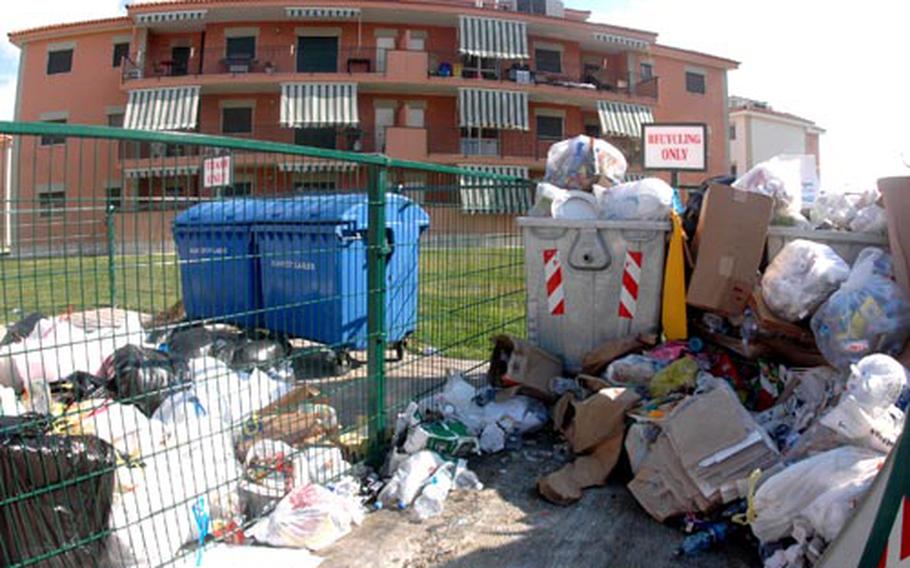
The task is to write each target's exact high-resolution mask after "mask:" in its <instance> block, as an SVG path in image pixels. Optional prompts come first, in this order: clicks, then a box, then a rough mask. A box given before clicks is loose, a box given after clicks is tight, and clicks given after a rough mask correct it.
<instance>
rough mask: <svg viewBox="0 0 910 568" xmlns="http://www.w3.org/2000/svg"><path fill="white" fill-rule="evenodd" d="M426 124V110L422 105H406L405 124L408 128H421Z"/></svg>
mask: <svg viewBox="0 0 910 568" xmlns="http://www.w3.org/2000/svg"><path fill="white" fill-rule="evenodd" d="M425 124H426V110H425V109H424V108H423V107H422V106H411V105H408V116H407V125H408V127H410V128H423V127H424V126H425Z"/></svg>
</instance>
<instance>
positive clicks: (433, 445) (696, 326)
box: [0, 137, 910, 568]
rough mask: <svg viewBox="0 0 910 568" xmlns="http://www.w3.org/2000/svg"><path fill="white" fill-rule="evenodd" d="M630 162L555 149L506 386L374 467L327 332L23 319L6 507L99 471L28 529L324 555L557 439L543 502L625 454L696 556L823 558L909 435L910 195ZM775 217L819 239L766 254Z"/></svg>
mask: <svg viewBox="0 0 910 568" xmlns="http://www.w3.org/2000/svg"><path fill="white" fill-rule="evenodd" d="M626 168H627V164H626V161H625V158H624V157H623V155H622V153H621V152H619V151H618V150H617V149H616V148H614V147H612V146H610V145H609V144H607V143H606V142H603V141H600V140H595V139H592V138H588V137H578V138H575V139H572V140H568V141H565V142H562V143H559V144H556V145H554V146H553V147H552V148H551V151H550V155H549V159H548V165H547V176H546V179H545V181H544V182H543V183H541V184H540V187H539V188H538V198H539V199H538V203H537V205H536V206H535V210H534V214H535V215H536V218H537V220H538V221H539V220H540V218H541V217H550V218H551V219H546V220H545V221H546V222H548V223H549V222H552V224H551V225H547V226H549V227H558V228H560V230H559V231H556V233H558V234H559V235H560V236H559V237H556V238H554V239H552V240H549V241H547V242H546V243H541V242H539V241H543V240H545V239H549V237H541V236H539V235H537V236H529V235H532V234H533V233H534V230H533V229H535V228H537V225H533V224H530V225H529V224H524V225H522V226H523V228H524V229H525V230H526V232H525V238H526V242H525V249H526V251H525V252H526V253H527V255H528V256H526V259H528V260H529V262H527V263H526V265H527V266H526V269H527V277H528V290H527V293H528V296H529V300H528V302H529V304H528V305H529V317H528V319H529V337H528V339H522V338H520V337H515V336H511V335H502V336H498V337H494V338H492V345H491V356H490V360H489V365H488V366H487V368H486V374H485V375H477V374H463V373H461V372H458V371H455V370H452V371H448V372H447V374H446V377H445V379H444V382H441V384H439V385H438V388H436V389H435V390H433V391H432V392H429V393H428V394H426V395H425V396H423V397H420V398H418V399H416V400H412V401H409V402H408V403H407V404H406V405H405V406H404V408H396V409H395V413H394V420H393V422H394V424H393V426H392V428H390V430H392V431H391V432H389V435H390V438H391V444H390V447H389V448H388V451H387V453H386V454H385V456H384V463H383V464H382V466H381V468H378V469H375V470H374V469H370V468H368V467H366V466H364V465H362V464H358V465H355V464H354V463H353V462H354V461H355V459H354V457H353V456H352V454H351V447H355V446H362V444H363V442H364V438H363V437H362V436H360V434H359V433H358V432H351V431H350V429H351V427H352V426H354V425H352V424H343V423H342V422H341V419H340V418H339V413H338V412H337V411H336V409H335V408H333V407H332V406H331V405H330V404H329V403H328V401H327V399H326V398H325V397H323V396H322V395H321V393H320V392H319V391H318V390H317V389H315V388H312V387H311V386H309V385H308V384H307V382H306V381H307V380H309V379H311V378H313V377H321V376H325V375H326V374H327V373H329V374H330V373H332V372H333V371H337V370H338V369H337V365H336V363H337V359H336V358H335V355H334V354H331V353H329V354H326V352H325V349H323V348H320V347H313V346H301V345H298V344H297V343H295V342H293V341H291V340H289V339H288V338H286V337H284V336H279V335H275V334H268V333H263V332H253V331H250V330H248V329H243V328H241V327H235V326H231V325H226V324H217V325H215V324H210V325H198V324H192V323H191V322H181V323H180V324H179V325H177V326H176V327H175V328H173V329H170V330H166V331H164V332H162V331H161V330H149V331H146V330H144V329H143V327H142V323H141V321H140V320H139V319H138V315H136V314H131V315H130V316H129V317H128V318H127V319H126V320H124V321H123V322H121V323H120V325H118V326H115V327H111V328H104V329H101V330H97V331H92V332H87V331H84V330H83V329H81V328H80V327H78V326H76V325H75V324H74V323H73V321H72V320H71V318H69V317H67V316H56V317H44V316H42V315H40V314H31V315H28V316H27V317H25V318H23V319H22V320H21V321H20V322H17V323H15V324H14V325H11V326H10V328H9V329H8V332H7V335H6V337H4V339H3V341H2V345H3V347H2V350H0V402H2V412H3V416H2V424H0V426H2V428H0V453H2V454H3V458H4V459H2V460H0V479H2V480H3V483H0V500H4V499H7V498H11V497H14V496H15V495H17V494H21V493H26V492H30V491H35V490H38V489H42V488H46V487H48V486H51V485H53V484H55V483H58V482H59V481H61V480H64V479H69V478H72V477H76V476H81V477H87V478H90V479H91V486H90V487H86V486H84V485H80V486H79V490H78V491H74V490H71V489H68V488H67V486H66V485H65V484H64V485H61V486H59V487H56V488H54V489H53V490H52V491H51V492H50V493H49V494H48V497H47V499H46V500H45V499H37V500H32V501H29V502H28V505H27V506H25V505H22V506H19V505H14V507H18V509H17V511H16V513H15V514H16V516H17V518H21V519H22V522H23V523H25V524H26V525H28V526H27V527H24V529H25V530H27V531H28V533H29V534H32V535H34V538H33V539H31V540H30V542H29V543H28V546H29V548H28V550H25V551H21V552H20V554H23V555H24V556H23V557H29V556H36V555H40V554H42V553H44V552H46V551H48V550H54V549H59V548H61V547H62V548H65V549H66V552H65V554H64V555H63V557H61V560H60V561H59V562H58V563H55V564H54V565H55V566H56V565H60V566H63V565H69V564H72V563H79V564H82V563H88V562H91V561H93V560H94V559H97V558H104V559H105V562H106V563H107V564H109V565H111V566H154V565H159V564H161V563H164V562H167V561H168V560H170V559H171V558H172V557H173V555H174V554H176V553H177V552H178V551H180V550H183V551H184V552H186V551H190V552H194V553H195V554H196V555H197V558H201V557H204V556H205V555H207V554H208V555H212V556H213V557H215V556H216V555H220V556H228V555H230V554H232V552H231V549H237V547H244V548H243V549H242V550H246V547H249V546H259V547H265V546H270V547H274V549H273V550H272V551H273V552H274V553H275V554H276V556H275V558H279V557H281V558H284V557H283V556H280V555H279V553H278V552H277V551H278V550H282V551H284V552H282V553H281V554H290V553H289V552H287V551H286V550H285V549H296V551H298V552H300V556H299V562H300V563H301V565H303V564H307V565H309V564H310V563H312V564H313V565H315V564H316V563H318V558H313V557H311V556H309V553H310V552H312V553H317V552H319V551H323V550H325V549H326V548H328V547H329V546H331V545H332V544H333V543H335V542H337V541H339V540H340V539H342V538H344V537H345V535H347V534H349V533H350V532H351V531H353V530H355V529H356V527H357V526H359V525H361V524H362V523H363V522H364V519H365V516H366V515H367V514H368V513H369V512H372V511H376V510H379V509H385V510H391V511H393V512H394V514H400V515H401V517H402V519H407V520H408V521H413V522H423V521H427V520H428V519H432V518H434V517H437V516H439V515H442V514H444V512H445V510H446V502H447V499H448V498H449V496H450V495H451V494H452V492H457V491H480V490H483V489H484V484H483V483H482V482H481V480H480V479H479V478H478V476H477V475H476V474H475V473H474V472H473V471H472V470H471V468H470V463H471V460H473V459H475V458H476V457H477V456H479V455H483V454H496V453H499V452H516V451H519V450H521V449H522V448H523V447H524V445H525V443H526V440H525V438H526V437H527V436H531V435H534V434H535V433H536V432H540V431H541V430H544V429H546V428H552V430H553V431H555V432H556V434H558V435H559V436H560V437H561V439H563V440H564V441H565V443H566V445H567V447H568V459H567V460H566V461H565V462H563V461H559V462H558V463H557V462H554V463H553V468H552V471H550V472H548V473H547V474H546V475H543V476H541V477H540V478H539V479H537V480H535V482H536V489H537V491H538V493H539V495H540V496H541V497H542V498H543V499H545V500H547V501H549V502H552V503H555V504H557V505H561V506H571V505H572V504H573V503H576V502H578V501H579V500H580V499H582V498H583V496H584V492H585V491H586V490H588V489H590V488H593V487H597V486H602V485H605V484H607V483H608V480H611V479H614V480H615V479H617V478H616V477H615V473H616V471H617V470H618V469H622V468H618V467H617V466H618V464H620V463H625V462H626V461H627V462H628V465H629V469H630V471H631V476H630V477H628V478H627V479H624V480H622V481H623V482H624V483H626V485H627V487H628V490H629V492H630V493H631V494H632V495H633V496H634V498H635V500H636V501H637V502H638V504H639V505H640V506H641V508H642V509H643V510H644V511H646V512H647V513H648V514H649V515H650V516H651V517H653V518H654V520H655V521H657V522H668V523H675V524H679V525H681V526H683V527H684V528H685V530H686V532H687V533H689V534H688V536H687V537H686V538H685V540H684V541H683V543H682V545H681V547H680V549H679V554H680V555H682V556H686V557H691V556H695V555H698V554H702V553H704V552H706V551H708V550H710V549H711V548H714V547H718V546H724V543H725V542H727V541H728V540H730V538H731V537H732V536H734V535H738V536H739V537H744V538H746V539H750V541H751V542H753V543H754V544H756V548H757V550H758V553H759V554H760V555H761V556H762V561H763V562H764V565H765V566H766V568H797V567H804V566H813V565H816V564H817V563H818V562H819V561H820V559H821V558H822V556H823V555H824V552H825V550H826V548H827V547H829V546H830V545H831V544H832V543H833V542H835V541H836V540H837V539H838V537H839V534H841V531H842V530H843V529H844V527H845V526H846V525H847V524H848V522H849V519H850V518H851V517H852V516H853V514H854V512H855V511H856V510H857V508H858V507H859V506H860V503H861V502H862V499H863V497H864V496H865V495H866V494H867V493H868V492H869V491H870V487H871V486H872V485H873V483H874V482H875V480H876V477H877V476H878V474H879V472H880V471H882V469H883V467H884V464H885V462H886V460H887V459H888V456H889V454H890V453H891V452H892V450H893V449H894V448H895V447H896V446H897V444H898V443H899V438H900V435H901V433H902V432H903V429H904V423H905V412H906V409H907V405H908V402H910V382H908V375H907V370H906V368H905V367H904V364H905V363H906V362H907V356H906V355H903V356H902V352H905V351H904V350H905V349H906V347H907V342H908V338H910V295H908V288H907V287H908V284H910V282H908V276H907V259H906V258H905V254H906V253H905V252H904V251H906V250H910V248H908V247H910V239H908V238H907V236H906V235H903V233H902V232H901V231H899V230H897V229H895V228H894V227H892V226H891V225H889V222H890V223H892V224H893V222H894V219H897V218H903V217H902V216H901V215H905V214H906V213H907V211H901V212H900V214H898V213H895V212H894V211H892V209H889V208H888V207H885V208H882V207H881V206H880V205H879V204H878V203H879V201H880V199H879V197H880V196H879V195H878V193H876V192H867V193H864V194H862V195H860V196H849V195H845V194H844V195H836V196H835V195H828V194H825V193H822V194H821V195H820V196H819V197H818V199H816V201H815V203H814V205H813V206H812V209H811V211H809V212H808V216H806V215H805V211H804V210H803V208H802V199H801V189H800V187H801V177H800V176H801V175H802V172H801V170H800V160H796V159H788V158H779V159H777V158H775V159H772V160H769V161H768V162H765V163H763V164H760V165H759V166H756V168H754V169H753V170H751V171H750V172H748V173H747V174H745V175H744V176H743V177H742V178H740V179H739V180H736V181H735V183H733V184H732V185H723V184H708V185H707V187H706V188H705V191H704V192H702V193H700V194H697V195H696V196H692V197H690V199H689V200H688V201H687V204H686V205H685V206H683V205H682V203H681V202H680V199H679V195H678V192H677V191H676V190H675V189H674V188H671V187H670V186H669V185H667V184H666V183H665V182H664V181H662V180H659V179H656V178H650V179H644V180H640V181H633V182H628V183H623V177H624V175H625V173H626ZM886 185H887V184H886ZM908 190H910V188H908V187H903V188H902V191H904V192H906V191H908ZM885 193H886V195H885V203H886V204H887V203H888V202H889V199H891V198H889V197H888V194H887V192H885ZM671 220H672V221H673V223H667V221H671ZM810 220H811V221H810ZM565 221H570V223H565V226H562V225H560V224H559V223H561V222H565ZM584 221H591V224H590V225H586V224H584V223H581V224H580V223H579V222H584ZM636 223H644V224H643V225H642V224H636ZM655 223H657V225H654V224H655ZM774 223H784V224H787V225H792V226H797V227H799V228H800V230H801V231H802V232H801V233H800V235H801V236H799V237H798V238H792V239H790V240H789V241H788V242H786V243H784V244H782V246H781V247H780V248H779V249H777V250H776V251H774V254H770V250H771V247H770V240H769V234H770V231H771V230H772V229H771V227H772V224H774ZM812 226H816V227H822V228H824V229H837V230H853V231H855V232H857V233H861V232H867V231H868V232H879V233H882V232H884V231H886V230H887V231H888V232H889V234H890V243H889V244H890V250H892V251H894V252H895V255H896V256H895V257H892V256H891V254H890V253H889V252H888V251H887V250H885V249H883V248H877V247H861V248H860V250H859V251H858V252H857V254H856V255H855V257H853V256H852V255H851V258H845V257H844V256H842V255H841V254H840V252H839V250H838V248H837V247H836V246H834V245H829V244H827V243H826V242H825V240H824V239H821V238H820V241H821V242H819V241H816V240H813V232H812ZM683 228H686V229H687V231H688V233H689V234H688V235H684V234H683ZM611 231H612V232H611ZM821 232H825V231H821ZM542 233H546V231H543V232H542ZM686 236H687V237H688V243H687V244H685V245H684V240H685V239H684V237H686ZM535 239H537V241H535ZM902 239H903V240H902ZM668 243H675V244H671V245H669V246H671V247H674V246H675V247H678V248H679V250H677V251H675V252H677V253H679V254H670V253H669V252H667V251H666V249H667V245H668ZM854 244H855V243H854ZM684 246H685V247H687V252H688V253H689V254H688V255H683V254H682V252H683V247H684ZM648 247H651V248H650V249H649V248H648ZM652 249H653V254H652ZM645 251H647V252H645ZM766 251H768V253H767V254H766ZM532 257H535V258H534V260H535V262H533V263H532V262H530V260H531V259H532ZM536 257H539V258H536ZM553 258H556V259H557V262H556V263H553V262H552V259H553ZM560 258H561V259H562V260H561V261H560V260H559V259H560ZM684 259H688V262H687V263H686V264H685V265H683V262H684ZM671 273H672V274H673V275H674V276H672V277H671V276H669V275H670V274H671ZM555 274H558V275H559V277H558V278H557V279H556V280H558V286H554V285H553V284H552V278H553V276H554V275H555ZM687 276H688V278H687ZM674 279H677V280H678V282H677V281H674ZM686 280H687V282H686ZM677 285H678V286H677ZM671 287H672V288H677V287H678V288H679V289H678V291H679V294H668V293H667V291H668V289H669V288H671ZM557 288H559V289H560V292H558V293H557V292H556V290H557ZM532 310H537V311H534V312H533V313H532ZM535 334H536V335H535ZM661 335H662V338H661ZM429 356H435V355H434V354H430V355H429ZM897 357H900V361H899V360H898V359H896V358H897ZM300 361H306V362H307V365H301V364H300ZM477 366H480V365H479V364H478V365H477ZM45 459H49V460H50V459H52V460H53V461H54V462H55V463H56V464H58V470H55V471H53V472H52V474H51V473H47V472H46V479H40V480H32V481H33V484H34V485H31V484H29V483H25V482H23V480H22V478H21V476H17V475H16V473H15V472H16V471H20V470H23V469H26V470H32V469H34V468H35V467H37V465H36V464H37V463H39V462H40V461H42V460H45ZM358 459H359V458H358ZM99 472H101V473H100V474H99ZM70 493H73V494H72V495H70ZM57 494H60V495H64V496H65V499H66V501H67V502H70V503H72V508H71V509H67V510H61V509H59V508H57V507H56V506H55V503H57V502H58V501H59V500H58V499H56V498H55V495H57ZM76 511H79V514H76ZM73 519H78V521H74V520H73ZM106 530H110V535H109V536H108V537H107V538H106V539H104V540H100V541H99V540H92V539H91V538H89V537H90V536H92V535H95V534H98V533H103V532H104V531H106ZM10 539H11V536H10V535H9V534H6V532H4V531H2V530H0V542H3V543H5V544H8V543H7V542H6V541H9V540H10ZM212 540H217V541H219V543H218V544H216V545H215V546H214V547H205V546H203V545H205V544H206V543H209V542H211V541H212ZM304 551H308V552H304ZM263 558H265V557H263ZM287 558H291V556H287ZM89 559H92V560H89ZM294 562H295V563H297V562H298V560H294Z"/></svg>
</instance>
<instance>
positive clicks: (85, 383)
mask: <svg viewBox="0 0 910 568" xmlns="http://www.w3.org/2000/svg"><path fill="white" fill-rule="evenodd" d="M107 384H108V380H107V379H102V378H101V377H96V376H95V375H93V374H91V373H86V372H84V371H76V372H75V373H73V374H72V375H70V376H68V377H67V378H65V379H63V380H62V381H60V382H58V383H55V384H54V385H52V386H51V392H52V393H53V394H54V399H55V400H57V401H59V402H62V403H63V404H65V405H70V404H73V403H74V402H82V401H83V400H89V399H103V398H109V397H110V396H111V393H110V392H109V391H108V390H107Z"/></svg>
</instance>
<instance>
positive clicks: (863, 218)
mask: <svg viewBox="0 0 910 568" xmlns="http://www.w3.org/2000/svg"><path fill="white" fill-rule="evenodd" d="M850 230H851V231H853V232H855V233H874V234H885V233H887V232H888V218H887V217H886V216H885V209H884V208H883V207H879V206H878V205H874V204H873V205H870V206H868V207H863V208H862V209H860V210H859V211H857V212H856V217H854V218H853V220H852V221H850Z"/></svg>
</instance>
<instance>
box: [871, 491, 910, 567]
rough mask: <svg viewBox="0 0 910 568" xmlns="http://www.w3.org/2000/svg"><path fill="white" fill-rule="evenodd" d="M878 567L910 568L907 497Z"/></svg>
mask: <svg viewBox="0 0 910 568" xmlns="http://www.w3.org/2000/svg"><path fill="white" fill-rule="evenodd" d="M878 565H879V567H880V568H906V567H910V506H908V503H907V498H906V497H904V498H903V500H902V501H901V505H900V507H898V509H897V515H896V516H895V517H894V525H893V526H892V527H891V535H890V536H889V537H888V544H887V545H886V546H885V552H884V553H883V554H882V559H881V562H879V564H878Z"/></svg>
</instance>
